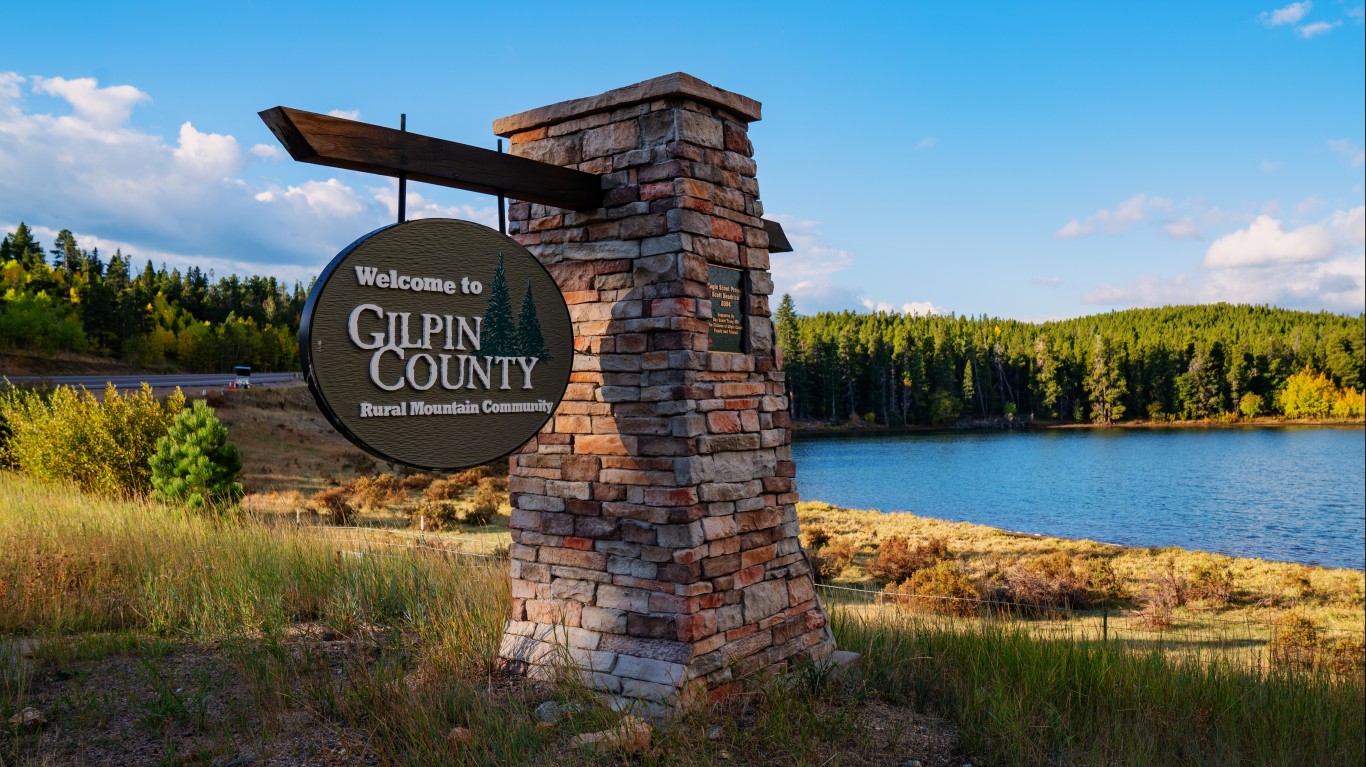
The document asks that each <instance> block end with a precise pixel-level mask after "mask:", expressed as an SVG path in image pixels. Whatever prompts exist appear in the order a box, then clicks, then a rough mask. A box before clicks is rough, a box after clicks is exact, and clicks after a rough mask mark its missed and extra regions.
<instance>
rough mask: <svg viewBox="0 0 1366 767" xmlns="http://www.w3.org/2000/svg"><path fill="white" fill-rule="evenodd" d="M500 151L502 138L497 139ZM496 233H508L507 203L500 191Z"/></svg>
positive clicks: (499, 150) (499, 151)
mask: <svg viewBox="0 0 1366 767" xmlns="http://www.w3.org/2000/svg"><path fill="white" fill-rule="evenodd" d="M502 153H503V140H502V139H498V154H502ZM498 233H499V234H507V233H508V216H507V205H506V201H505V200H504V199H503V193H502V192H499V193H498Z"/></svg>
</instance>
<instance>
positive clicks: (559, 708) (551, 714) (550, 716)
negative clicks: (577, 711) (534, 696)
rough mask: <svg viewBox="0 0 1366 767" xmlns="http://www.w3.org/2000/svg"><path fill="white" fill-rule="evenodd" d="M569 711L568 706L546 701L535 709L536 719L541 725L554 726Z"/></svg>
mask: <svg viewBox="0 0 1366 767" xmlns="http://www.w3.org/2000/svg"><path fill="white" fill-rule="evenodd" d="M569 711H570V709H569V706H566V705H564V704H562V703H560V702H558V701H554V700H548V701H546V702H545V703H542V704H541V705H539V706H537V707H536V718H537V719H539V720H541V722H543V723H547V724H554V723H555V722H557V721H558V720H559V718H560V717H561V716H564V715H565V714H567V713H569Z"/></svg>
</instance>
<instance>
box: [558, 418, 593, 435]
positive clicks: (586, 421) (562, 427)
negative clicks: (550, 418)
mask: <svg viewBox="0 0 1366 767" xmlns="http://www.w3.org/2000/svg"><path fill="white" fill-rule="evenodd" d="M555 431H557V432H560V433H562V434H591V433H592V431H593V421H592V419H590V418H588V417H587V416H582V415H561V416H556V417H555Z"/></svg>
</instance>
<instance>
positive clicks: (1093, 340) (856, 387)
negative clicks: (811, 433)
mask: <svg viewBox="0 0 1366 767" xmlns="http://www.w3.org/2000/svg"><path fill="white" fill-rule="evenodd" d="M307 296H308V286H304V285H303V284H301V283H295V284H294V285H292V286H289V285H285V284H283V283H281V282H279V281H278V280H277V279H276V278H274V277H260V276H248V277H238V276H237V275H235V274H233V275H228V276H226V277H219V278H217V279H215V277H214V275H213V274H212V273H205V272H204V271H203V270H201V269H199V268H197V267H190V268H189V269H187V270H186V271H185V272H184V273H182V272H181V271H179V270H170V271H169V272H168V271H167V269H166V268H165V266H162V267H161V268H156V267H155V266H154V265H153V264H152V263H151V262H150V261H148V262H145V264H144V265H143V267H142V268H141V269H140V270H139V269H136V268H135V266H134V264H133V259H132V258H131V257H128V256H125V255H124V254H123V253H121V252H119V251H115V252H114V254H113V255H111V256H109V258H108V261H105V260H104V258H103V256H102V255H101V254H100V252H99V249H98V248H91V249H88V250H87V249H85V248H82V247H80V245H79V244H78V243H77V241H76V238H75V237H74V236H73V235H72V233H71V232H70V231H69V230H65V229H64V230H62V231H61V232H59V233H58V235H57V237H56V239H55V241H54V243H53V245H52V247H51V248H49V249H44V247H43V246H42V244H41V243H39V242H38V240H37V239H36V238H35V236H34V234H33V231H32V230H31V229H30V228H29V227H28V226H26V225H24V224H22V223H21V224H19V226H18V227H17V228H16V230H15V231H13V232H10V233H8V234H7V235H5V236H4V238H3V239H0V349H29V350H37V351H43V352H47V351H54V350H68V351H77V352H91V353H95V354H102V355H107V356H110V357H113V358H117V359H120V360H123V361H126V362H130V363H133V364H136V365H141V366H144V367H150V368H167V369H170V368H179V369H182V370H187V371H199V372H224V371H227V370H229V369H231V368H232V366H233V365H239V364H248V365H252V366H253V367H256V368H259V369H263V370H292V369H296V368H297V367H298V365H299V352H298V326H299V318H300V315H301V314H302V312H303V305H304V302H305V300H306V299H307ZM774 320H775V324H776V326H777V334H778V344H779V346H780V347H781V348H782V350H783V357H784V360H785V361H784V366H785V369H786V371H787V381H788V387H789V393H790V394H791V396H792V409H793V415H794V417H795V418H797V419H798V420H802V421H825V422H845V421H849V420H860V421H863V422H867V423H875V424H881V425H887V426H901V425H945V424H951V423H955V422H960V421H969V422H970V421H983V420H991V419H1010V420H1032V419H1044V420H1060V421H1079V422H1098V423H1109V422H1114V421H1126V420H1134V419H1148V420H1173V419H1183V420H1186V419H1194V420H1199V419H1221V418H1222V419H1229V418H1233V417H1237V416H1247V417H1252V416H1261V415H1286V416H1290V417H1340V418H1360V417H1361V414H1362V404H1361V403H1362V396H1361V389H1362V388H1363V382H1364V381H1366V316H1363V315H1356V316H1345V315H1339V314H1332V313H1328V312H1318V313H1313V312H1300V311H1291V310H1287V309H1277V308H1273V307H1269V306H1246V305H1230V304H1207V305H1197V306H1176V307H1165V308H1161V309H1131V310H1127V311H1117V312H1111V313H1108V314H1098V315H1092V316H1088V317H1080V318H1077V319H1071V320H1063V321H1057V322H1046V323H1042V324H1031V323H1026V322H1018V321H1015V320H1006V319H999V318H995V317H987V316H980V317H960V316H955V315H947V316H944V315H931V316H910V315H903V314H889V313H872V314H868V313H861V312H849V311H846V312H840V313H821V314H816V315H813V316H799V315H797V314H796V312H795V311H794V308H793V303H792V300H791V298H790V297H787V296H784V297H783V300H782V302H781V303H780V305H779V307H778V310H777V312H776V313H775V316H774Z"/></svg>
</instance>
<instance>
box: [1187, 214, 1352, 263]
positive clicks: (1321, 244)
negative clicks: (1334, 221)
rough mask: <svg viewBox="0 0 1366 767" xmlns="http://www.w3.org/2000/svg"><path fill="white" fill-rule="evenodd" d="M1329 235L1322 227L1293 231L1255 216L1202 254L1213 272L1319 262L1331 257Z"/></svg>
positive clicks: (1277, 222)
mask: <svg viewBox="0 0 1366 767" xmlns="http://www.w3.org/2000/svg"><path fill="white" fill-rule="evenodd" d="M1334 248H1335V244H1334V242H1333V237H1332V235H1330V234H1329V232H1328V230H1327V229H1325V228H1324V227H1322V226H1317V225H1315V226H1303V227H1300V228H1299V229H1295V230H1292V231H1285V230H1284V229H1282V228H1281V222H1280V221H1277V220H1276V219H1274V218H1271V217H1269V216H1258V217H1257V218H1256V220H1254V221H1253V222H1252V224H1251V225H1250V226H1248V228H1246V229H1241V230H1239V231H1236V232H1233V233H1231V234H1226V235H1224V236H1223V237H1220V238H1219V239H1217V240H1215V241H1214V244H1212V245H1210V246H1209V250H1208V251H1207V252H1206V253H1205V266H1208V267H1212V268H1222V267H1241V266H1265V265H1268V264H1294V263H1304V262H1308V261H1322V260H1324V259H1325V258H1328V257H1329V256H1331V255H1332V254H1333V250H1334Z"/></svg>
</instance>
